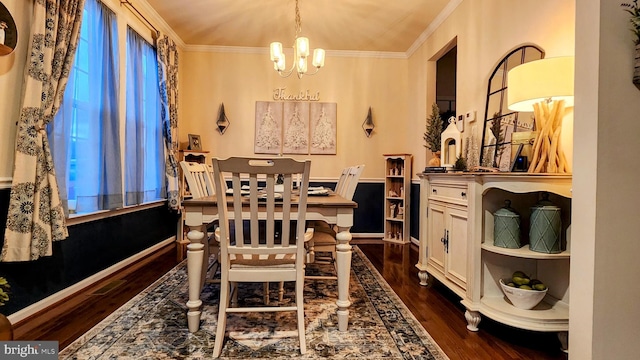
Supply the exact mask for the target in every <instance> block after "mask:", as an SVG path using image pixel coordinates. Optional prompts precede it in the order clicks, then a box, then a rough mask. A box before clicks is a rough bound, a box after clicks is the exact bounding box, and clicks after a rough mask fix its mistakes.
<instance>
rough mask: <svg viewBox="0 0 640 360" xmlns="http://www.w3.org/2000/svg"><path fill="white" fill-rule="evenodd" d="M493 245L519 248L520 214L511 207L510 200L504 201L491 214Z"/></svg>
mask: <svg viewBox="0 0 640 360" xmlns="http://www.w3.org/2000/svg"><path fill="white" fill-rule="evenodd" d="M493 245H495V246H498V247H502V248H508V249H519V248H520V247H521V246H522V245H521V243H520V215H518V213H516V212H515V210H514V209H513V208H511V200H505V201H504V207H503V208H501V209H499V210H498V211H496V212H495V213H494V214H493Z"/></svg>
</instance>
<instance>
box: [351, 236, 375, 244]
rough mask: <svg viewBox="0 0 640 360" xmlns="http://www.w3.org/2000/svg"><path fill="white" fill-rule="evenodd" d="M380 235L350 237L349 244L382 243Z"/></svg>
mask: <svg viewBox="0 0 640 360" xmlns="http://www.w3.org/2000/svg"><path fill="white" fill-rule="evenodd" d="M382 243H383V242H382V236H380V237H379V238H374V239H371V238H362V239H352V240H351V241H350V242H349V244H351V245H358V244H363V245H364V244H367V245H368V244H382Z"/></svg>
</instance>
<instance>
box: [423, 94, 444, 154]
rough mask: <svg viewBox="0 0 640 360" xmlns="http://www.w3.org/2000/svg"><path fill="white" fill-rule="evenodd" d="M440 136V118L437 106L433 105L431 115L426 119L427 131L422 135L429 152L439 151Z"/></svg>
mask: <svg viewBox="0 0 640 360" xmlns="http://www.w3.org/2000/svg"><path fill="white" fill-rule="evenodd" d="M441 135H442V118H441V117H440V109H439V108H438V104H436V103H433V105H432V106H431V115H430V116H429V118H427V129H426V132H425V133H424V137H423V138H424V141H425V145H424V146H425V147H426V148H427V149H429V150H431V152H433V153H435V152H438V151H440V141H441V139H440V136H441Z"/></svg>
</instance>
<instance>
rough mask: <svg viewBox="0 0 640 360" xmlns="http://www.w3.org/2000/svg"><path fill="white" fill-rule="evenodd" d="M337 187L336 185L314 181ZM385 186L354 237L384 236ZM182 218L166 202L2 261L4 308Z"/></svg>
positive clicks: (376, 187) (50, 289)
mask: <svg viewBox="0 0 640 360" xmlns="http://www.w3.org/2000/svg"><path fill="white" fill-rule="evenodd" d="M312 185H313V186H326V187H330V188H333V187H334V186H335V182H331V181H328V182H312ZM419 192H420V186H419V184H417V183H415V184H412V185H411V237H412V238H415V239H417V238H418V236H419V222H418V221H419V218H420V217H419V214H420V211H419V203H420V201H419V199H420V193H419ZM9 195H10V189H8V188H3V189H0V246H2V245H3V244H4V231H5V226H6V220H7V211H8V207H9ZM383 196H384V184H383V182H382V181H367V180H364V181H361V182H360V183H359V185H358V188H357V189H356V193H355V195H354V198H353V199H354V201H356V202H357V203H358V208H357V209H356V210H355V212H354V225H353V227H352V228H351V232H352V233H353V234H354V238H359V237H366V238H369V239H371V238H375V237H377V236H380V237H381V236H382V233H383V222H382V219H383V216H384V209H383V205H384V201H383ZM178 219H179V215H178V214H175V213H173V212H172V211H170V210H168V209H167V207H166V205H165V204H159V205H158V206H157V207H151V208H147V209H144V210H139V211H133V212H129V213H125V214H121V215H116V216H110V217H107V218H100V219H96V220H91V221H87V222H83V223H78V224H74V225H69V238H68V239H66V240H64V241H59V242H56V243H54V246H53V256H51V257H48V258H41V259H39V260H37V261H33V262H23V263H0V276H4V277H6V278H7V280H8V281H9V283H10V284H11V286H12V291H11V301H9V302H8V303H7V305H5V306H4V307H3V309H2V311H3V313H4V314H6V315H10V314H14V313H16V312H18V311H20V310H23V309H25V308H27V307H28V306H31V305H33V304H35V303H37V302H39V301H41V300H43V299H45V298H47V297H49V296H52V295H54V294H56V293H58V292H59V291H62V290H64V289H66V288H68V287H70V286H73V285H74V284H77V283H79V282H81V281H82V280H85V279H87V278H90V277H92V276H95V275H96V274H99V273H100V272H101V271H104V270H105V269H108V268H110V267H111V266H113V265H114V264H117V263H119V262H121V261H123V260H125V259H129V258H131V257H133V256H135V255H137V254H139V253H140V252H142V251H144V250H145V249H148V248H150V247H152V246H154V245H157V244H159V243H161V242H162V241H165V240H166V239H168V238H170V237H172V236H175V235H176V234H175V232H176V229H177V226H176V225H177V221H178Z"/></svg>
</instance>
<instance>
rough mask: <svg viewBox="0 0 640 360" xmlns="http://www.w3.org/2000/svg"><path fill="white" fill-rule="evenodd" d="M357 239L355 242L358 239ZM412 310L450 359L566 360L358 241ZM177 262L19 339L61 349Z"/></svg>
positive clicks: (163, 258)
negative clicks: (469, 324) (474, 327)
mask: <svg viewBox="0 0 640 360" xmlns="http://www.w3.org/2000/svg"><path fill="white" fill-rule="evenodd" d="M354 242H356V241H354ZM358 247H359V248H360V249H361V250H362V251H363V252H364V253H365V254H366V255H367V257H368V258H369V260H370V261H371V262H372V263H373V265H374V266H375V267H376V268H377V269H378V271H379V272H380V273H381V274H382V275H383V276H384V278H385V279H386V280H387V282H388V283H389V285H391V287H392V288H393V290H394V291H395V292H396V294H398V296H399V297H400V298H401V299H402V301H403V302H404V303H405V304H406V306H407V307H408V308H409V310H410V311H411V312H412V313H413V314H414V316H415V317H416V318H417V319H418V321H420V323H421V324H422V325H423V326H424V327H425V329H426V330H427V331H428V332H429V334H431V336H432V337H433V339H434V340H435V341H436V342H437V343H438V345H439V346H440V347H441V348H442V350H443V351H444V352H445V353H446V354H447V356H449V358H451V359H474V360H475V359H536V360H537V359H563V360H564V359H566V358H567V357H566V355H565V354H564V353H563V352H562V351H560V344H559V341H558V339H557V338H556V336H555V334H554V333H536V332H529V331H523V330H519V329H514V328H510V327H507V326H504V325H502V324H499V323H496V322H493V321H491V320H490V319H486V318H483V320H482V322H481V323H480V331H478V332H470V331H468V330H467V329H466V320H465V319H464V307H463V306H462V305H460V303H459V298H457V297H456V296H455V295H454V294H453V293H451V292H450V291H449V290H448V289H447V288H446V287H444V286H443V285H441V284H439V283H435V284H432V285H430V286H427V287H423V286H420V285H419V283H418V275H417V274H418V270H417V269H416V267H415V264H416V263H417V261H418V252H417V247H415V246H413V245H395V244H388V243H387V244H358ZM176 264H177V260H176V249H175V247H173V246H169V247H166V248H163V249H162V250H161V251H158V252H157V253H155V254H154V255H153V256H151V257H150V258H148V259H145V260H142V261H139V262H138V263H136V264H135V265H133V266H131V267H129V268H127V269H123V270H122V271H120V272H119V273H117V274H114V275H113V276H112V277H110V278H109V279H105V280H104V281H102V282H100V283H97V284H95V285H93V286H91V287H89V288H87V289H85V290H83V291H81V292H80V293H78V294H75V295H74V296H71V297H69V298H67V299H65V300H64V301H62V302H60V303H59V304H57V306H55V307H52V308H50V309H47V310H46V311H43V312H41V313H40V314H36V315H34V316H33V317H31V318H29V319H26V320H24V321H22V322H20V323H18V324H15V325H14V338H15V340H57V341H58V342H59V346H60V349H63V348H64V347H66V346H67V345H69V344H70V343H71V342H73V341H74V340H75V339H76V338H78V337H79V336H80V335H82V334H83V333H85V332H86V331H88V330H89V329H91V328H92V327H93V326H94V325H95V324H97V323H98V322H100V321H101V320H102V319H104V318H105V317H106V316H108V315H109V314H110V313H111V312H113V311H114V310H116V309H117V308H118V307H120V306H121V305H123V304H124V303H126V302H127V301H128V300H129V299H130V298H132V297H133V296H135V295H136V294H137V293H138V292H140V291H141V290H143V289H144V288H146V287H147V286H149V285H150V284H152V283H153V282H154V281H155V280H157V279H158V278H159V277H160V276H162V275H163V274H165V273H166V272H167V271H168V270H170V269H171V268H173V267H174V266H175V265H176Z"/></svg>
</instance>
